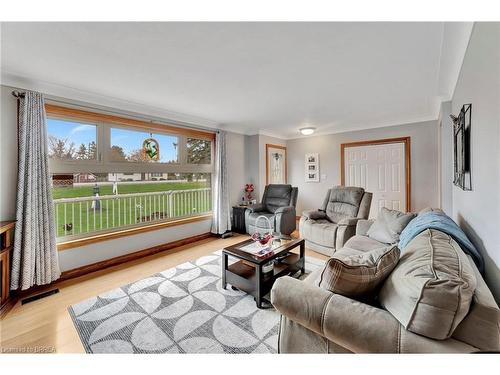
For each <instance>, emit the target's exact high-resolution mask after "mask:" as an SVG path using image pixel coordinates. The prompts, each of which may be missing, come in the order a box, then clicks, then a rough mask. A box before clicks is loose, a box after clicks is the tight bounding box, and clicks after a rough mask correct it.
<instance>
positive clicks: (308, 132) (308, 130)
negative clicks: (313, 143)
mask: <svg viewBox="0 0 500 375" xmlns="http://www.w3.org/2000/svg"><path fill="white" fill-rule="evenodd" d="M299 130H300V133H301V134H302V135H311V134H312V133H314V131H315V130H316V128H314V127H312V126H308V127H306V128H301V129H299Z"/></svg>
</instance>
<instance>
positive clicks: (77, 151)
mask: <svg viewBox="0 0 500 375" xmlns="http://www.w3.org/2000/svg"><path fill="white" fill-rule="evenodd" d="M47 130H48V135H49V157H50V158H52V159H59V160H95V159H96V158H97V126H95V125H91V124H84V123H80V122H72V121H66V120H57V119H51V118H49V119H47Z"/></svg>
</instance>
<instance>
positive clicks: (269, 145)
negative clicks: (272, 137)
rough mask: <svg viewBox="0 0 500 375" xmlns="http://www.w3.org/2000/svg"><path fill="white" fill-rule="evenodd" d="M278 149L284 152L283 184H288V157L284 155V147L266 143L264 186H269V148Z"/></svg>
mask: <svg viewBox="0 0 500 375" xmlns="http://www.w3.org/2000/svg"><path fill="white" fill-rule="evenodd" d="M270 147H273V148H279V149H281V150H285V184H286V183H288V155H287V154H286V146H282V145H273V144H271V143H266V186H267V185H269V148H270Z"/></svg>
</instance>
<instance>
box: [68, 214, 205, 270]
mask: <svg viewBox="0 0 500 375" xmlns="http://www.w3.org/2000/svg"><path fill="white" fill-rule="evenodd" d="M211 225H212V220H211V219H208V220H202V221H197V222H194V223H190V224H185V225H178V226H175V227H169V228H164V229H159V230H155V231H151V232H146V233H141V234H136V235H133V236H127V237H122V238H118V239H113V240H109V241H103V242H98V243H93V244H90V245H87V246H81V247H75V248H73V249H68V250H64V251H59V262H60V266H61V270H62V271H67V270H71V269H73V268H77V267H81V266H83V265H87V264H92V263H96V262H100V261H102V260H106V259H111V258H114V257H118V256H120V255H125V254H130V253H134V252H136V251H139V250H143V249H148V248H151V247H154V246H158V245H162V244H165V243H169V242H173V241H177V240H181V239H184V238H187V237H192V236H196V235H198V234H203V233H208V232H210V227H211Z"/></svg>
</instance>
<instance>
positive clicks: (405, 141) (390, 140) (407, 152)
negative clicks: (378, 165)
mask: <svg viewBox="0 0 500 375" xmlns="http://www.w3.org/2000/svg"><path fill="white" fill-rule="evenodd" d="M388 143H403V144H404V149H405V170H406V173H405V185H406V186H405V187H406V211H407V212H410V211H411V137H397V138H384V139H375V140H368V141H358V142H349V143H342V144H341V145H340V184H341V185H342V186H344V185H345V160H344V159H345V156H344V154H345V149H346V148H349V147H359V146H372V145H383V144H388Z"/></svg>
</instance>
